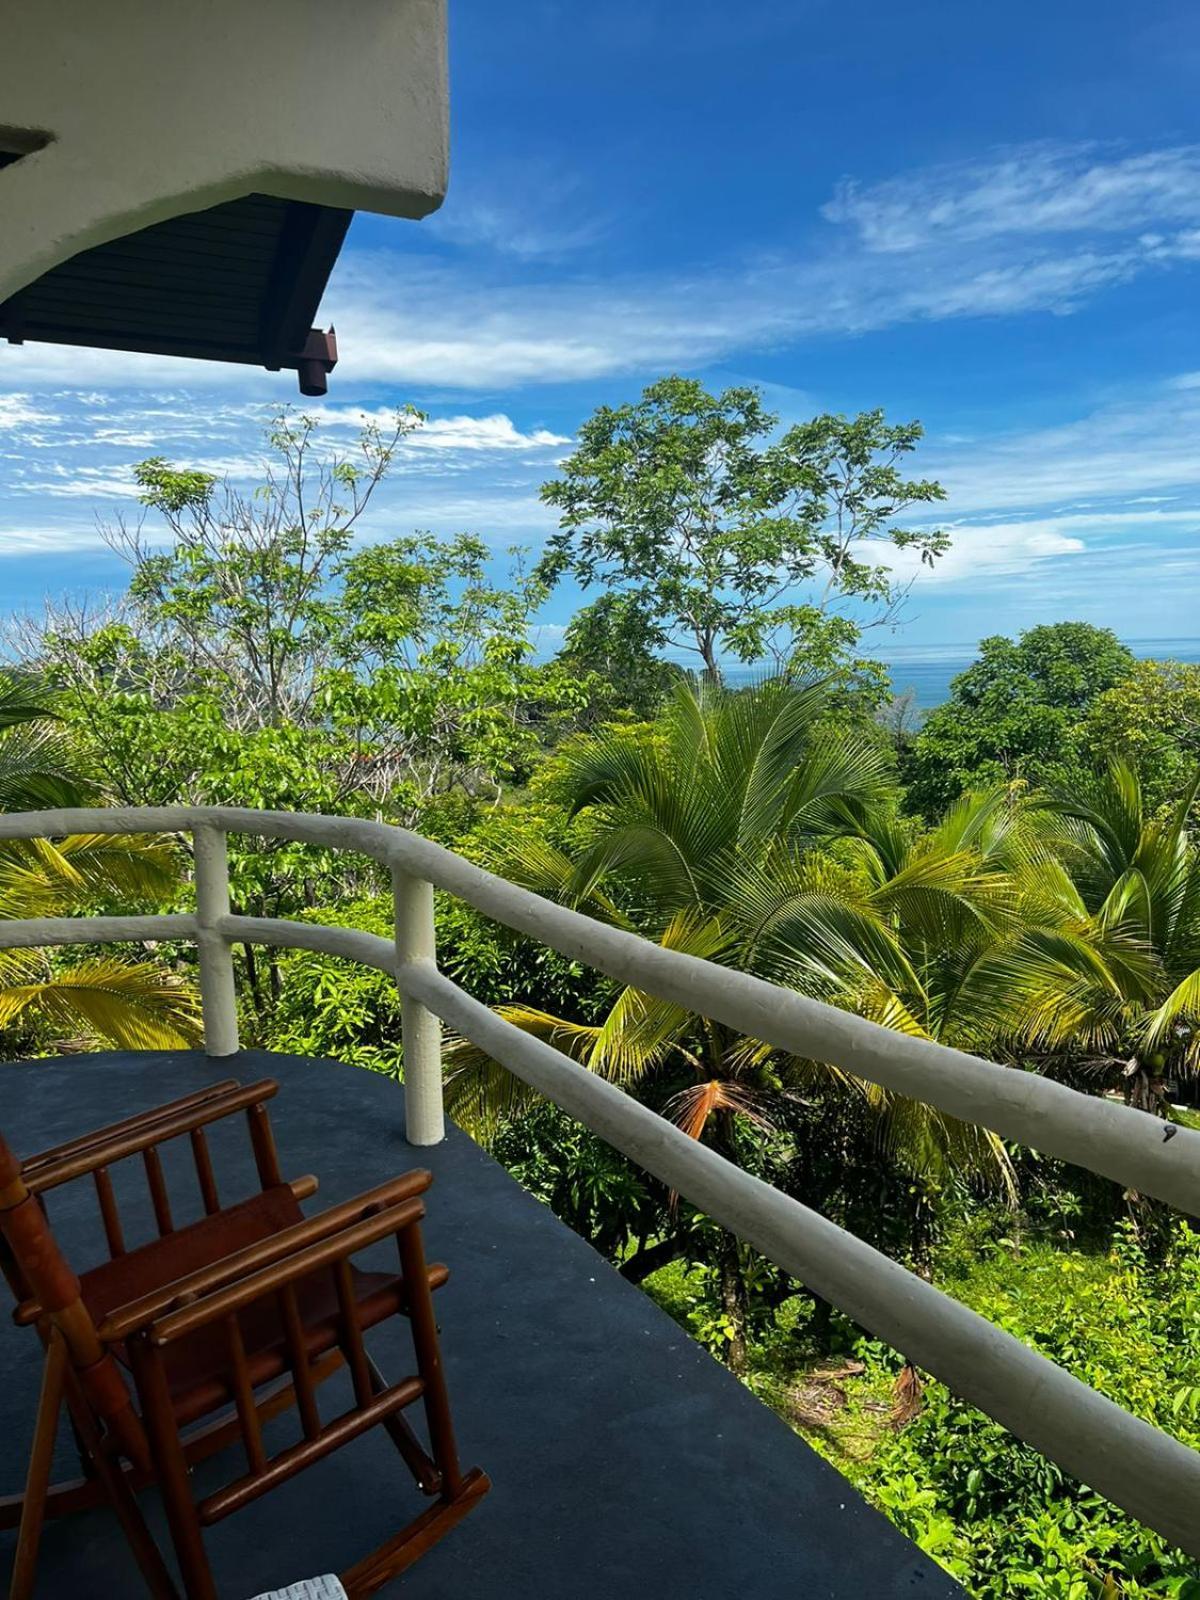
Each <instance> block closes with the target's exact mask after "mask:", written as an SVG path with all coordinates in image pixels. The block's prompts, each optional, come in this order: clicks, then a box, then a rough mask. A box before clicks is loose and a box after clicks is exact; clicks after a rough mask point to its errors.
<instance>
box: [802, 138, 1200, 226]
mask: <svg viewBox="0 0 1200 1600" xmlns="http://www.w3.org/2000/svg"><path fill="white" fill-rule="evenodd" d="M1102 152H1103V147H1100V146H1097V145H1095V144H1073V145H1072V144H1053V143H1043V144H1032V145H1025V146H1022V147H1018V148H1016V149H1013V150H1009V151H1003V152H1000V153H999V154H997V155H996V156H993V157H992V158H991V159H989V160H986V161H969V162H959V163H954V164H948V165H945V166H939V167H930V168H927V169H925V170H924V171H921V172H917V173H912V174H905V175H902V176H900V177H896V178H890V179H887V180H886V181H885V182H883V183H877V184H870V185H864V184H861V183H858V182H856V181H855V180H854V179H844V180H843V181H842V183H841V184H839V186H838V189H837V193H836V194H835V196H834V198H833V199H832V200H831V201H830V202H829V203H828V204H827V205H826V206H825V207H823V213H822V214H823V215H824V216H825V217H826V219H827V220H828V221H830V222H835V223H845V224H848V225H849V226H850V227H852V228H854V229H855V230H856V232H857V233H858V236H859V238H860V240H861V241H862V243H863V245H864V246H865V247H866V248H867V249H868V250H873V251H886V252H895V251H905V250H917V249H921V248H924V247H926V246H928V245H929V244H931V243H932V242H938V243H942V244H944V243H946V242H947V241H952V240H953V241H964V240H967V241H973V240H979V239H990V238H994V237H996V236H998V235H1002V234H1058V233H1091V234H1099V233H1137V232H1139V231H1140V230H1142V229H1145V228H1147V227H1149V226H1151V225H1153V226H1155V227H1157V228H1161V227H1163V226H1164V225H1169V224H1172V223H1174V224H1179V223H1187V222H1194V221H1196V220H1200V145H1181V146H1178V147H1176V148H1174V149H1165V150H1151V151H1146V152H1143V153H1139V154H1133V155H1114V154H1113V153H1112V151H1111V150H1109V151H1108V152H1106V153H1102ZM1162 242H1163V241H1162V240H1161V239H1160V238H1159V237H1157V236H1156V235H1153V234H1152V235H1148V236H1146V238H1145V240H1144V244H1145V246H1146V247H1147V248H1150V249H1153V248H1155V247H1156V246H1157V245H1158V244H1160V243H1162Z"/></svg>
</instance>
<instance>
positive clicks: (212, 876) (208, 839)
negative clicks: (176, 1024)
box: [192, 823, 239, 1056]
mask: <svg viewBox="0 0 1200 1600" xmlns="http://www.w3.org/2000/svg"><path fill="white" fill-rule="evenodd" d="M192 840H193V847H194V858H195V863H196V947H197V950H198V952H199V956H200V1010H201V1014H202V1016H203V1018H204V1053H205V1054H206V1055H210V1056H233V1055H236V1054H237V1052H238V1049H239V1044H238V1020H237V991H236V989H235V987H234V982H233V951H232V949H231V947H230V943H229V940H228V939H226V938H225V937H224V935H223V934H221V933H219V932H218V931H217V925H218V923H219V921H220V919H221V918H222V917H227V916H228V915H229V853H228V848H227V846H226V841H225V835H224V834H223V833H222V832H221V830H220V829H219V828H213V827H210V826H209V825H208V824H207V823H200V824H198V825H197V826H196V828H195V829H194V831H193V836H192Z"/></svg>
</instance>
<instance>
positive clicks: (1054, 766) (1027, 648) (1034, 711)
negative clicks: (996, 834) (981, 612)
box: [902, 622, 1133, 819]
mask: <svg viewBox="0 0 1200 1600" xmlns="http://www.w3.org/2000/svg"><path fill="white" fill-rule="evenodd" d="M1132 667H1133V656H1132V655H1131V653H1130V652H1129V651H1128V650H1127V649H1126V648H1125V646H1124V645H1123V644H1121V643H1120V641H1119V640H1118V639H1117V637H1116V635H1115V634H1113V633H1111V632H1110V631H1109V630H1108V629H1107V628H1093V627H1092V626H1091V625H1090V624H1088V623H1086V622H1058V623H1054V624H1052V625H1050V626H1047V627H1040V628H1030V629H1028V630H1027V631H1026V632H1025V633H1023V634H1022V635H1021V637H1020V639H1019V640H1016V641H1014V640H1012V639H1006V638H1004V637H1002V636H1001V635H999V634H997V635H995V636H993V637H992V638H990V639H984V640H983V642H982V643H981V644H980V646H979V656H978V659H977V660H976V661H974V662H973V663H972V665H971V666H969V667H968V668H967V670H966V671H965V672H963V673H960V674H959V676H958V677H957V678H955V680H954V682H953V684H952V685H951V694H950V699H949V700H947V701H946V703H945V704H944V705H941V706H938V707H937V709H936V710H934V711H932V712H930V714H929V716H928V717H927V718H926V720H925V722H924V724H923V726H922V728H921V731H920V733H919V734H918V735H917V738H916V739H915V741H914V743H913V745H912V748H911V750H910V752H909V753H908V756H907V759H906V761H905V764H904V768H903V770H902V777H903V779H904V781H905V783H906V785H907V789H908V796H907V803H908V805H909V807H910V808H911V809H912V810H914V811H917V812H919V813H920V814H921V815H923V816H925V817H926V818H929V819H932V818H935V817H937V816H939V815H940V814H941V812H942V811H944V810H945V808H946V807H947V806H948V805H950V804H952V802H953V801H955V800H956V799H957V798H958V797H959V795H961V794H962V793H963V792H964V791H965V790H967V789H972V788H980V787H983V786H984V785H987V784H991V783H996V782H1012V781H1013V780H1015V779H1023V780H1025V781H1026V782H1030V783H1042V782H1046V781H1047V780H1054V779H1061V780H1066V779H1070V778H1072V777H1074V776H1075V775H1076V773H1077V771H1078V769H1079V752H1080V732H1081V724H1082V722H1083V719H1084V718H1085V717H1086V715H1087V713H1088V711H1089V709H1090V708H1091V707H1092V705H1093V702H1095V701H1096V699H1097V697H1098V696H1100V695H1102V694H1103V693H1104V691H1105V690H1107V689H1111V688H1112V686H1113V685H1114V684H1117V683H1119V682H1120V681H1121V680H1122V679H1123V678H1125V677H1126V676H1127V675H1128V673H1129V672H1130V671H1131V669H1132Z"/></svg>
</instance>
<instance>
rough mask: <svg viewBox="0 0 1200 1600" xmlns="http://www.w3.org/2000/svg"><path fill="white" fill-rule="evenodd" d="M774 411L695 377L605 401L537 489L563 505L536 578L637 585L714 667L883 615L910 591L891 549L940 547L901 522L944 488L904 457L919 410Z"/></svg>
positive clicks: (786, 659) (670, 630) (801, 648)
mask: <svg viewBox="0 0 1200 1600" xmlns="http://www.w3.org/2000/svg"><path fill="white" fill-rule="evenodd" d="M777 424H778V418H777V417H776V416H774V415H772V413H770V412H769V411H767V410H766V409H765V408H764V406H763V404H762V399H761V396H760V395H759V394H758V392H757V391H756V390H754V389H748V388H731V389H726V390H725V391H724V392H723V393H722V394H719V395H713V394H710V393H708V391H707V390H706V389H704V387H703V386H702V385H701V384H700V383H698V382H697V381H695V380H694V379H690V378H680V377H670V378H663V379H661V380H660V381H659V382H658V383H655V384H652V385H651V386H650V387H649V388H648V389H646V390H645V391H644V392H643V394H642V397H641V399H640V400H639V401H637V402H636V403H633V404H627V405H623V406H617V407H609V406H602V407H601V408H600V409H599V410H598V411H596V412H595V413H594V414H593V416H591V417H590V418H589V419H588V420H587V421H586V422H585V423H584V424H583V426H582V427H581V428H580V430H579V445H578V448H577V449H576V450H575V452H574V454H573V455H571V456H569V457H568V458H567V460H566V461H565V462H564V463H563V466H562V476H561V477H560V478H557V479H555V480H553V481H552V482H550V483H547V484H545V485H544V486H543V488H542V498H543V499H544V500H545V501H546V502H547V503H548V504H550V505H553V506H556V507H557V508H558V509H559V512H560V513H561V521H560V526H559V530H558V532H557V533H556V534H555V535H554V536H553V537H552V538H551V539H550V541H549V544H548V546H547V549H546V553H545V556H544V558H543V562H542V568H541V571H542V574H543V576H544V577H545V578H546V580H547V581H548V582H554V581H556V580H557V579H558V578H560V577H561V576H562V575H563V574H564V573H570V574H571V575H572V576H574V577H575V578H576V579H577V580H578V581H579V582H580V583H582V584H583V585H585V586H588V585H592V584H599V585H604V586H605V587H606V588H608V589H609V590H610V591H617V592H619V593H622V594H629V595H632V596H635V597H636V598H637V600H638V603H639V606H640V607H641V609H642V610H643V612H644V614H645V615H646V616H648V617H650V618H651V619H653V620H654V622H655V623H656V624H657V625H658V626H659V627H660V628H661V629H662V631H663V633H664V635H665V636H666V638H667V639H668V640H669V641H670V643H672V644H673V645H675V646H677V647H679V648H683V649H686V650H690V651H694V652H695V653H696V654H697V655H698V656H699V658H700V661H701V662H702V663H703V666H704V668H705V670H706V671H708V672H709V673H710V674H715V673H716V672H717V670H718V665H719V659H720V656H721V654H722V653H725V652H728V653H729V654H732V655H733V656H735V657H736V658H737V659H738V660H740V661H756V660H760V659H763V658H764V657H767V656H772V657H773V658H774V659H775V661H776V663H777V664H778V665H780V666H791V665H792V664H793V663H796V662H797V661H798V662H799V664H800V666H801V667H802V668H803V667H805V666H811V663H808V662H806V660H805V656H806V652H807V651H808V650H809V649H810V647H815V648H824V649H825V650H826V651H828V649H829V647H830V629H831V626H832V625H833V623H834V622H835V621H839V620H840V623H841V629H842V632H843V634H844V632H845V630H846V629H847V628H848V629H849V634H850V643H851V644H852V643H853V642H854V641H855V640H856V639H857V621H858V620H861V619H862V618H864V617H870V616H872V615H875V616H877V615H880V614H883V615H888V614H891V613H893V612H894V610H895V608H896V607H897V605H898V604H899V602H900V601H901V599H902V597H903V595H904V593H905V591H906V589H907V583H906V582H905V581H904V580H903V579H901V578H898V577H897V568H898V566H899V565H900V563H898V562H897V561H896V559H895V554H896V552H910V553H911V554H910V556H909V557H908V558H907V559H909V560H910V561H911V558H912V557H915V558H916V559H917V560H918V561H919V562H923V563H927V564H931V563H932V562H934V561H935V560H936V558H937V557H938V556H939V555H941V554H942V553H943V551H945V550H946V549H947V548H948V545H949V539H948V536H947V535H946V534H945V533H943V532H941V531H940V530H936V529H929V528H923V529H917V530H914V529H912V528H905V527H904V526H902V525H900V524H899V523H898V522H897V520H896V519H897V518H900V517H902V515H903V514H904V513H905V512H906V511H907V510H909V509H910V508H912V507H919V506H923V505H928V504H930V503H932V502H936V501H938V500H941V499H942V498H944V496H943V491H942V489H941V486H940V485H939V484H937V483H934V482H931V481H928V480H923V479H910V478H905V477H904V476H903V474H902V472H901V470H900V463H901V462H902V460H903V458H904V457H905V456H907V455H908V454H910V453H911V452H912V451H913V450H914V449H915V448H916V446H917V444H918V442H919V441H920V438H921V433H922V430H921V427H920V424H919V423H916V422H911V423H899V424H891V423H888V422H887V421H886V419H885V418H884V415H883V413H882V412H881V411H869V412H864V413H862V414H861V415H860V416H858V417H855V418H852V419H849V418H846V417H841V416H830V415H825V416H819V417H814V418H813V419H812V421H810V422H806V423H801V424H798V425H796V426H795V427H792V428H789V429H787V430H786V431H785V432H784V433H782V434H781V435H779V434H777V431H776V430H777ZM847 612H848V613H849V616H847V615H846V613H847ZM851 619H854V620H851ZM839 643H840V644H841V645H842V646H843V647H844V643H845V641H844V639H842V640H839Z"/></svg>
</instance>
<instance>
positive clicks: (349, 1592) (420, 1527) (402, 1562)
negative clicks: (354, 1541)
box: [341, 1467, 492, 1600]
mask: <svg viewBox="0 0 1200 1600" xmlns="http://www.w3.org/2000/svg"><path fill="white" fill-rule="evenodd" d="M491 1486H492V1485H491V1481H490V1480H489V1479H488V1477H487V1475H486V1474H485V1473H483V1472H480V1470H479V1468H478V1467H472V1469H471V1470H470V1472H466V1473H464V1474H463V1476H462V1477H461V1478H460V1479H459V1482H458V1488H457V1490H456V1492H455V1494H454V1495H453V1497H450V1496H443V1497H441V1498H440V1499H438V1500H437V1501H435V1502H434V1504H433V1505H431V1506H430V1507H429V1509H428V1510H427V1511H423V1512H422V1513H421V1515H420V1516H419V1517H418V1518H417V1519H416V1521H415V1522H410V1523H409V1525H408V1527H407V1528H403V1529H402V1530H401V1531H400V1532H399V1533H398V1534H397V1535H396V1536H395V1538H393V1539H389V1540H388V1541H387V1543H386V1544H382V1545H380V1547H379V1549H378V1550H373V1551H372V1552H371V1554H370V1555H369V1556H365V1557H364V1558H363V1559H362V1560H361V1561H358V1562H356V1563H355V1564H354V1566H352V1567H350V1568H348V1569H347V1570H346V1571H345V1572H343V1573H342V1574H341V1584H342V1588H343V1589H345V1591H346V1596H347V1600H368V1596H370V1595H373V1594H376V1593H378V1591H379V1590H380V1589H382V1588H383V1587H384V1585H385V1584H388V1583H390V1582H391V1581H392V1579H393V1578H395V1577H397V1576H398V1575H399V1574H400V1573H401V1572H404V1571H405V1570H406V1569H407V1568H408V1567H411V1566H412V1565H413V1563H414V1562H416V1561H418V1560H419V1559H420V1557H421V1556H423V1555H424V1554H425V1552H426V1551H427V1550H430V1549H432V1547H433V1546H434V1545H435V1544H437V1542H438V1540H439V1539H442V1538H444V1536H445V1535H446V1534H448V1533H449V1532H450V1530H451V1528H453V1527H454V1526H455V1524H456V1523H459V1522H461V1521H462V1519H463V1518H464V1517H465V1516H466V1515H467V1513H468V1512H469V1511H472V1510H474V1508H475V1506H476V1505H478V1503H479V1501H480V1500H482V1498H483V1496H484V1495H485V1494H486V1493H487V1492H488V1490H489V1489H490V1488H491Z"/></svg>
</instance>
